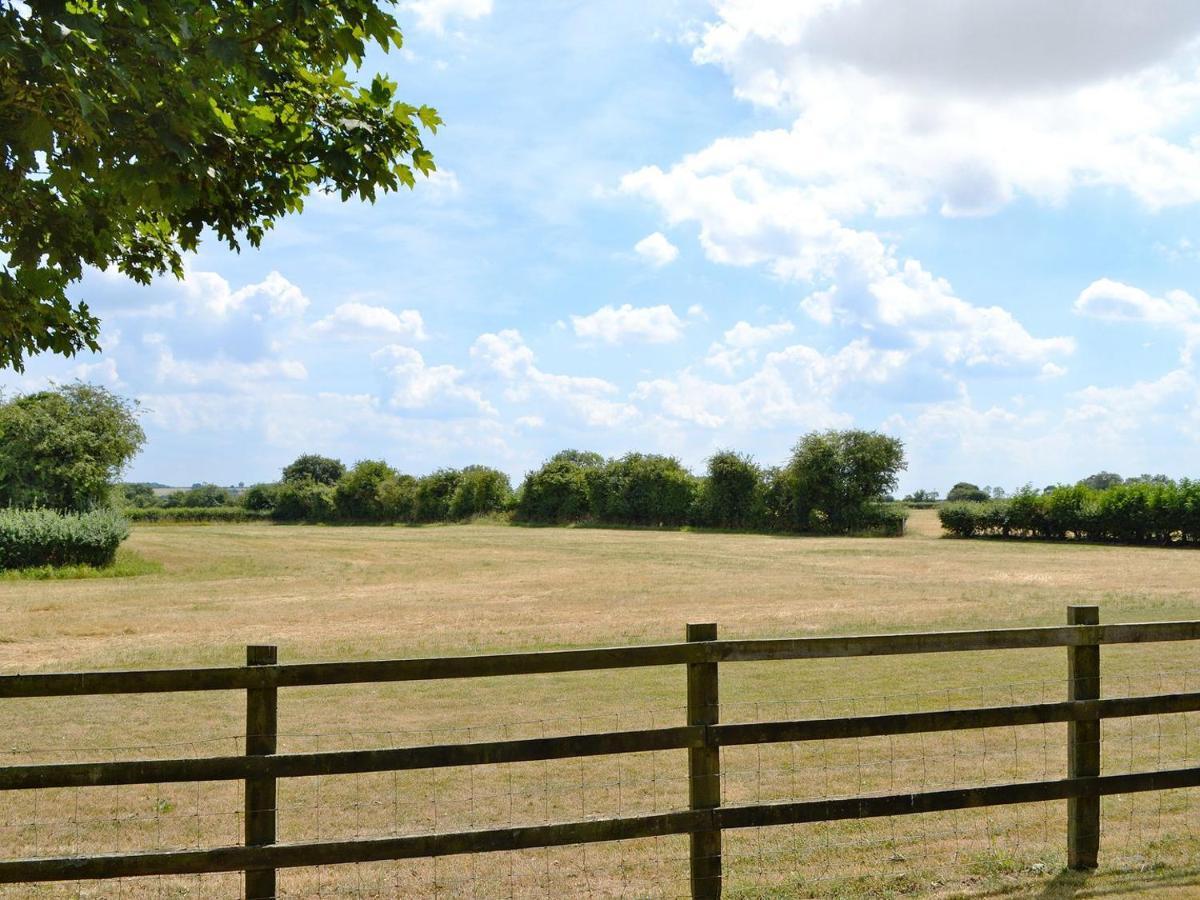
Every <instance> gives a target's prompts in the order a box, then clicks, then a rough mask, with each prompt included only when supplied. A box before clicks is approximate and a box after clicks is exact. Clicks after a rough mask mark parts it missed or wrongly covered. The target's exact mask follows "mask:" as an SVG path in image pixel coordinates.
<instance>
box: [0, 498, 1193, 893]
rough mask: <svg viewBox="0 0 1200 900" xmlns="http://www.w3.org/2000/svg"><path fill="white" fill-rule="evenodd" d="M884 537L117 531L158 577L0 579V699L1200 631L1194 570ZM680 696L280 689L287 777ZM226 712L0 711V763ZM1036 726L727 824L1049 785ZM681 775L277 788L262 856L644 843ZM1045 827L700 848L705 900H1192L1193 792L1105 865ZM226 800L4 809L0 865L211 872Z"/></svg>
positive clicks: (626, 876) (64, 703)
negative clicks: (121, 683) (1174, 624)
mask: <svg viewBox="0 0 1200 900" xmlns="http://www.w3.org/2000/svg"><path fill="white" fill-rule="evenodd" d="M910 526H911V527H910V533H909V535H908V536H907V537H905V538H903V539H881V538H874V539H846V538H830V539H817V538H780V537H769V536H755V535H725V534H697V533H679V532H655V531H620V530H600V529H582V528H576V529H526V528H508V527H502V526H486V525H471V526H451V527H428V528H388V527H380V528H321V527H276V526H268V525H261V526H260V525H231V526H179V525H168V526H139V527H137V528H136V529H135V531H134V535H133V537H132V538H131V539H130V541H129V547H130V549H131V550H133V551H135V552H136V553H138V554H140V555H141V556H142V557H145V558H146V559H148V560H151V561H154V562H157V563H160V564H161V565H162V571H161V573H157V574H148V575H141V576H138V577H134V578H109V579H94V580H84V581H71V580H66V581H9V582H0V608H2V611H3V615H2V616H0V668H2V669H3V671H5V672H30V671H65V670H79V669H93V668H132V667H169V666H177V665H193V664H205V665H207V664H234V663H240V662H242V661H243V660H244V657H245V649H244V648H245V645H247V644H253V643H271V644H277V645H278V646H279V654H280V659H281V661H283V662H301V661H316V660H331V659H362V658H381V657H399V656H425V655H439V654H465V653H477V652H485V651H506V650H530V649H549V648H562V647H582V646H601V645H616V644H631V643H649V642H660V641H678V640H681V639H682V638H683V632H684V625H685V623H687V622H717V623H719V625H720V630H721V637H724V638H737V637H771V636H802V635H810V634H812V635H815V634H833V633H841V634H850V633H871V632H892V631H914V630H943V629H960V628H977V627H978V628H985V627H989V628H990V627H1016V626H1022V625H1057V624H1062V623H1063V622H1064V621H1065V606H1066V605H1067V604H1069V603H1097V604H1099V605H1100V607H1101V616H1102V621H1105V622H1118V621H1141V620H1163V619H1190V618H1198V617H1200V615H1198V614H1200V606H1198V605H1197V603H1196V597H1197V590H1198V588H1197V585H1200V552H1195V551H1187V550H1165V549H1152V548H1120V547H1099V546H1086V545H1052V544H1014V543H999V542H990V541H956V540H945V539H940V538H939V537H938V532H937V527H936V521H935V519H934V517H933V515H932V514H931V513H928V512H918V513H916V514H915V515H914V518H913V520H912V521H911V523H910ZM1102 655H1103V666H1104V676H1105V678H1104V695H1105V696H1109V697H1111V696H1122V695H1137V694H1152V693H1163V692H1171V691H1184V690H1187V691H1195V690H1200V665H1198V664H1197V662H1198V660H1200V647H1198V646H1197V645H1194V644H1189V643H1183V644H1164V645H1152V646H1146V647H1129V648H1126V647H1113V648H1105V649H1104V651H1103V654H1102ZM1065 677H1066V660H1065V651H1062V650H1058V651H1003V652H990V653H970V654H938V655H929V656H906V657H895V658H887V659H863V660H840V661H839V660H835V661H797V662H772V663H734V664H726V665H723V666H722V668H721V695H722V710H721V715H722V720H723V721H726V722H736V721H756V720H770V719H784V718H802V717H817V716H821V717H824V716H838V715H846V714H864V713H873V712H896V711H906V710H923V709H936V708H949V707H966V706H984V705H1004V704H1010V703H1024V702H1043V701H1046V702H1048V701H1056V700H1061V699H1064V698H1065V696H1066V685H1065ZM684 699H685V694H684V673H683V671H682V668H679V669H672V668H664V669H653V670H651V669H646V670H625V671H617V672H594V673H577V674H569V675H546V676H527V677H517V678H506V679H500V678H498V679H487V680H473V681H452V682H431V683H425V684H401V685H363V686H347V687H330V688H313V689H308V688H304V689H290V690H286V691H284V692H283V693H282V694H281V703H280V732H281V738H280V751H281V752H297V751H309V750H329V749H343V748H362V747H382V746H393V745H397V746H399V745H411V744H424V743H443V742H453V741H468V740H491V739H497V738H518V737H535V736H543V735H547V736H548V735H557V734H577V733H585V732H588V731H609V730H617V729H627V728H641V727H658V726H665V725H679V724H683V722H684V709H683V707H684ZM244 702H245V700H244V696H243V695H240V694H236V693H231V694H183V695H175V696H148V697H139V696H127V697H104V698H81V699H56V700H8V701H2V702H0V727H3V729H4V737H5V739H4V742H3V744H2V745H0V746H2V747H3V748H4V750H5V751H6V754H5V759H6V761H7V762H8V763H9V764H13V763H16V762H27V761H41V762H67V761H72V762H73V761H86V760H94V759H118V758H140V757H172V756H187V755H197V756H200V755H204V756H207V755H218V754H228V753H238V752H242V751H243V750H244V747H243V746H242V739H241V734H242V733H243V732H244V722H243V715H244ZM1065 732H1066V728H1065V726H1063V725H1050V726H1040V725H1039V726H1031V727H1023V728H1006V729H990V730H983V731H979V732H973V733H958V734H946V735H937V734H933V735H924V736H920V735H917V736H906V737H896V738H874V739H860V740H849V741H829V742H816V743H808V744H785V745H779V746H764V747H745V748H727V749H726V750H725V751H723V764H724V771H723V779H724V780H723V785H722V787H723V796H724V801H725V802H726V803H745V802H767V801H772V800H793V799H794V800H806V799H818V798H823V797H842V796H853V795H855V794H860V793H896V792H901V791H908V790H913V791H920V790H933V789H937V788H942V787H949V786H955V787H965V786H969V785H976V784H980V785H982V784H998V783H1004V782H1008V781H1020V780H1036V779H1042V778H1058V777H1062V775H1063V774H1064V771H1065ZM1103 738H1104V772H1105V773H1106V774H1109V773H1118V772H1123V771H1133V770H1143V769H1154V768H1159V767H1162V768H1175V767H1182V766H1187V765H1197V764H1200V762H1198V758H1200V716H1197V715H1194V714H1188V715H1175V716H1162V717H1148V718H1144V719H1137V720H1118V721H1113V722H1106V723H1105V724H1104V733H1103ZM686 774H687V770H686V753H685V752H683V751H671V752H661V753H645V754H634V755H629V756H624V757H615V756H614V757H599V758H595V759H586V760H582V761H580V760H574V761H562V762H552V763H541V762H539V763H520V764H513V765H507V766H492V767H478V768H473V769H466V768H464V769H447V770H441V771H437V772H413V773H401V774H391V773H389V774H380V775H361V776H338V777H333V778H322V779H316V778H313V779H294V780H290V781H288V780H285V781H282V782H281V783H280V798H279V826H280V834H279V839H280V840H281V841H303V840H311V839H328V838H345V837H355V836H361V837H374V836H385V835H390V834H408V833H422V832H429V831H434V830H438V831H444V830H458V829H462V828H469V827H496V826H504V825H509V824H513V825H520V824H535V823H538V822H547V821H567V820H572V819H578V818H587V817H592V816H614V815H638V814H641V813H647V812H653V811H658V812H662V811H667V810H671V809H678V808H683V807H685V806H686V803H687V778H686ZM1064 806H1065V804H1062V803H1045V804H1037V805H1030V806H1025V807H1007V808H1002V809H995V810H981V811H972V812H959V813H946V814H937V815H928V816H919V817H910V818H897V819H891V820H879V821H870V822H862V823H857V822H849V823H834V824H828V825H819V826H808V825H806V826H788V827H781V828H773V829H750V830H747V831H744V832H730V833H727V834H726V836H725V853H726V862H725V875H726V879H727V883H726V895H727V896H731V897H776V896H792V897H861V896H909V895H916V896H960V895H970V896H993V897H996V896H1029V897H1087V896H1101V895H1104V896H1111V895H1134V894H1136V895H1138V896H1154V897H1190V896H1200V876H1198V875H1197V871H1196V863H1195V860H1196V859H1198V858H1200V855H1198V851H1200V840H1198V838H1197V835H1198V834H1200V831H1198V827H1200V795H1197V792H1195V791H1192V792H1188V791H1177V792H1171V793H1165V794H1145V795H1138V796H1130V797H1112V798H1106V799H1105V800H1104V806H1103V809H1104V818H1103V836H1102V843H1101V870H1100V872H1098V873H1097V874H1096V875H1093V876H1091V877H1088V878H1083V877H1081V876H1076V875H1073V874H1066V873H1063V872H1062V866H1063V863H1064V847H1065V839H1064V837H1063V833H1064V821H1065V812H1064ZM241 828H242V823H241V786H240V784H238V783H231V784H201V785H169V786H168V785H165V786H160V787H155V786H150V787H136V788H133V787H130V788H95V789H78V790H76V789H72V790H59V791H44V792H36V793H35V792H22V793H14V794H9V795H5V796H0V835H2V837H0V845H2V846H3V847H4V848H5V849H4V851H3V855H4V856H8V857H12V856H27V855H52V854H62V853H71V852H79V851H87V852H96V851H133V850H150V849H174V848H184V847H204V846H216V845H222V844H236V843H239V842H240V837H241ZM686 856H687V842H686V838H662V839H657V840H644V841H628V842H621V843H617V844H611V845H594V846H589V847H587V848H563V849H555V850H544V851H528V852H522V853H508V854H491V855H488V856H483V857H463V858H456V859H443V860H438V861H436V862H435V861H406V862H402V863H390V864H372V865H361V866H344V867H336V868H329V869H325V870H316V869H313V870H306V869H298V870H290V871H282V872H281V873H280V887H281V892H282V895H284V896H294V897H319V896H328V897H333V896H371V897H392V896H445V897H452V896H479V897H492V896H563V897H565V896H589V895H590V896H682V895H685V894H686V891H687V862H686ZM240 890H241V882H240V877H237V876H203V877H198V878H175V879H172V878H154V879H144V880H127V881H125V882H123V883H121V884H119V885H113V884H111V883H107V884H100V883H89V884H82V885H48V886H43V887H38V888H32V887H31V888H22V889H12V890H9V891H8V892H7V893H5V894H4V895H5V896H77V895H78V896H88V897H108V896H118V895H120V896H127V897H140V896H150V897H153V896H167V897H175V896H190V897H197V896H199V897H229V896H237V895H238V894H239V892H240Z"/></svg>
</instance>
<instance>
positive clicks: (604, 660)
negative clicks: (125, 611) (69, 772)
mask: <svg viewBox="0 0 1200 900" xmlns="http://www.w3.org/2000/svg"><path fill="white" fill-rule="evenodd" d="M1194 640H1200V621H1187V622H1147V623H1133V624H1119V625H1066V626H1062V625H1057V626H1044V627H1038V628H996V629H988V630H981V631H937V632H923V633H912V634H907V633H900V634H872V635H863V636H858V637H806V638H768V639H761V640H738V641H706V642H697V643H679V644H650V645H646V646H640V647H599V648H595V649H589V650H546V651H536V652H530V653H494V654H487V655H481V656H450V657H429V658H424V659H385V660H363V661H355V662H321V663H299V664H296V663H293V664H289V665H265V666H219V667H203V668H192V669H145V670H142V671H131V672H104V671H99V672H63V673H57V672H56V673H37V674H29V675H4V676H0V699H4V698H17V697H81V696H88V695H94V694H153V693H184V692H189V691H237V690H247V689H253V688H262V687H277V688H288V687H315V686H320V685H337V684H364V683H384V682H391V681H432V680H437V679H442V678H492V677H498V676H506V675H546V674H555V673H561V672H587V671H595V670H598V669H630V668H643V667H648V666H676V665H685V664H688V663H706V662H707V663H711V662H716V663H721V662H764V661H769V660H787V659H839V658H846V657H859V656H897V655H903V654H912V653H957V652H966V651H972V650H1034V649H1039V648H1042V649H1045V648H1052V647H1080V646H1086V645H1094V644H1095V645H1103V644H1143V643H1161V642H1165V641H1194Z"/></svg>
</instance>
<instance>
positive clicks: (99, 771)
mask: <svg viewBox="0 0 1200 900" xmlns="http://www.w3.org/2000/svg"><path fill="white" fill-rule="evenodd" d="M1184 712H1200V692H1193V693H1187V694H1158V695H1155V696H1148V697H1120V698H1115V699H1111V700H1090V701H1078V702H1072V701H1069V700H1064V701H1061V702H1057V703H1037V704H1031V705H1027V706H996V707H977V708H971V709H955V710H942V711H936V712H919V713H891V714H887V715H878V716H857V717H853V718H847V719H799V720H795V721H784V722H751V723H746V724H731V725H720V724H717V725H712V726H710V732H709V733H710V735H711V738H712V739H713V740H715V741H716V743H717V744H719V745H721V746H737V745H744V744H771V743H785V742H790V741H820V740H839V739H844V738H857V737H879V736H883V735H889V734H918V733H921V732H935V731H956V730H967V729H977V728H1003V727H1009V726H1020V725H1042V724H1050V723H1056V722H1071V721H1087V720H1091V719H1114V718H1116V719H1120V718H1130V717H1136V716H1153V715H1169V714H1172V713H1184ZM703 742H704V729H703V728H699V727H688V726H683V725H681V726H677V727H673V728H652V729H643V730H635V731H616V732H600V733H596V734H582V735H569V736H566V737H548V738H528V739H520V740H509V741H489V742H479V743H473V744H433V745H426V746H419V747H395V748H385V749H378V750H335V751H325V752H321V753H291V754H282V755H278V756H271V757H245V756H212V757H202V758H199V759H196V758H184V759H156V760H133V761H128V762H97V763H60V764H38V765H28V766H6V767H3V768H0V791H23V790H34V789H40V788H63V787H105V786H112V785H122V784H171V783H177V782H194V781H235V780H241V779H245V778H263V777H268V776H273V777H275V778H303V777H309V776H318V775H353V774H360V773H365V772H390V771H407V770H411V769H436V768H445V767H450V766H478V765H492V764H500V763H513V762H533V761H538V760H546V759H569V758H575V757H585V756H606V755H609V754H621V753H642V752H647V751H652V750H685V749H688V748H691V747H700V746H702V745H703Z"/></svg>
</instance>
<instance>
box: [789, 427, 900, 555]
mask: <svg viewBox="0 0 1200 900" xmlns="http://www.w3.org/2000/svg"><path fill="white" fill-rule="evenodd" d="M904 467H905V461H904V445H903V444H902V443H901V442H900V441H899V440H898V439H897V438H893V437H888V436H887V435H885V434H880V433H879V432H876V431H859V430H848V431H824V432H813V433H811V434H807V435H805V436H804V437H803V438H801V439H800V442H799V443H798V444H796V447H795V449H794V450H793V451H792V458H791V461H790V462H789V463H788V465H787V468H786V471H785V474H784V477H782V478H779V479H777V481H778V489H780V490H782V491H783V492H784V493H785V497H783V498H781V499H782V500H783V501H784V503H785V509H784V511H783V512H784V515H783V516H782V517H781V520H782V523H786V525H788V526H790V528H791V529H795V530H799V531H828V532H833V533H835V534H845V533H846V532H849V531H856V530H858V529H860V528H862V527H863V526H864V523H865V522H866V520H867V519H868V518H870V517H871V515H872V513H871V511H870V510H871V508H872V507H873V506H874V505H876V504H878V503H880V502H882V501H883V499H884V497H886V496H887V495H888V494H889V493H890V492H891V491H893V490H895V488H896V480H897V476H898V475H899V473H900V471H901V470H902V469H903V468H904ZM787 495H790V496H787Z"/></svg>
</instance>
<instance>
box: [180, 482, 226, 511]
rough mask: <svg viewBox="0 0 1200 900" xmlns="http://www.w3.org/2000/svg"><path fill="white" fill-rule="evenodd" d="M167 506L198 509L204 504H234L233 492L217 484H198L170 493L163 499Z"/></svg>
mask: <svg viewBox="0 0 1200 900" xmlns="http://www.w3.org/2000/svg"><path fill="white" fill-rule="evenodd" d="M162 505H163V506H165V507H167V508H171V507H176V506H182V507H188V508H190V509H196V508H199V507H203V506H233V505H234V504H233V494H232V493H230V492H229V491H228V490H227V489H225V488H223V487H219V486H218V485H215V484H197V485H194V486H193V487H190V488H188V489H187V490H186V491H176V492H175V493H173V494H168V495H167V496H166V498H165V499H164V500H163V503H162Z"/></svg>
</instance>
